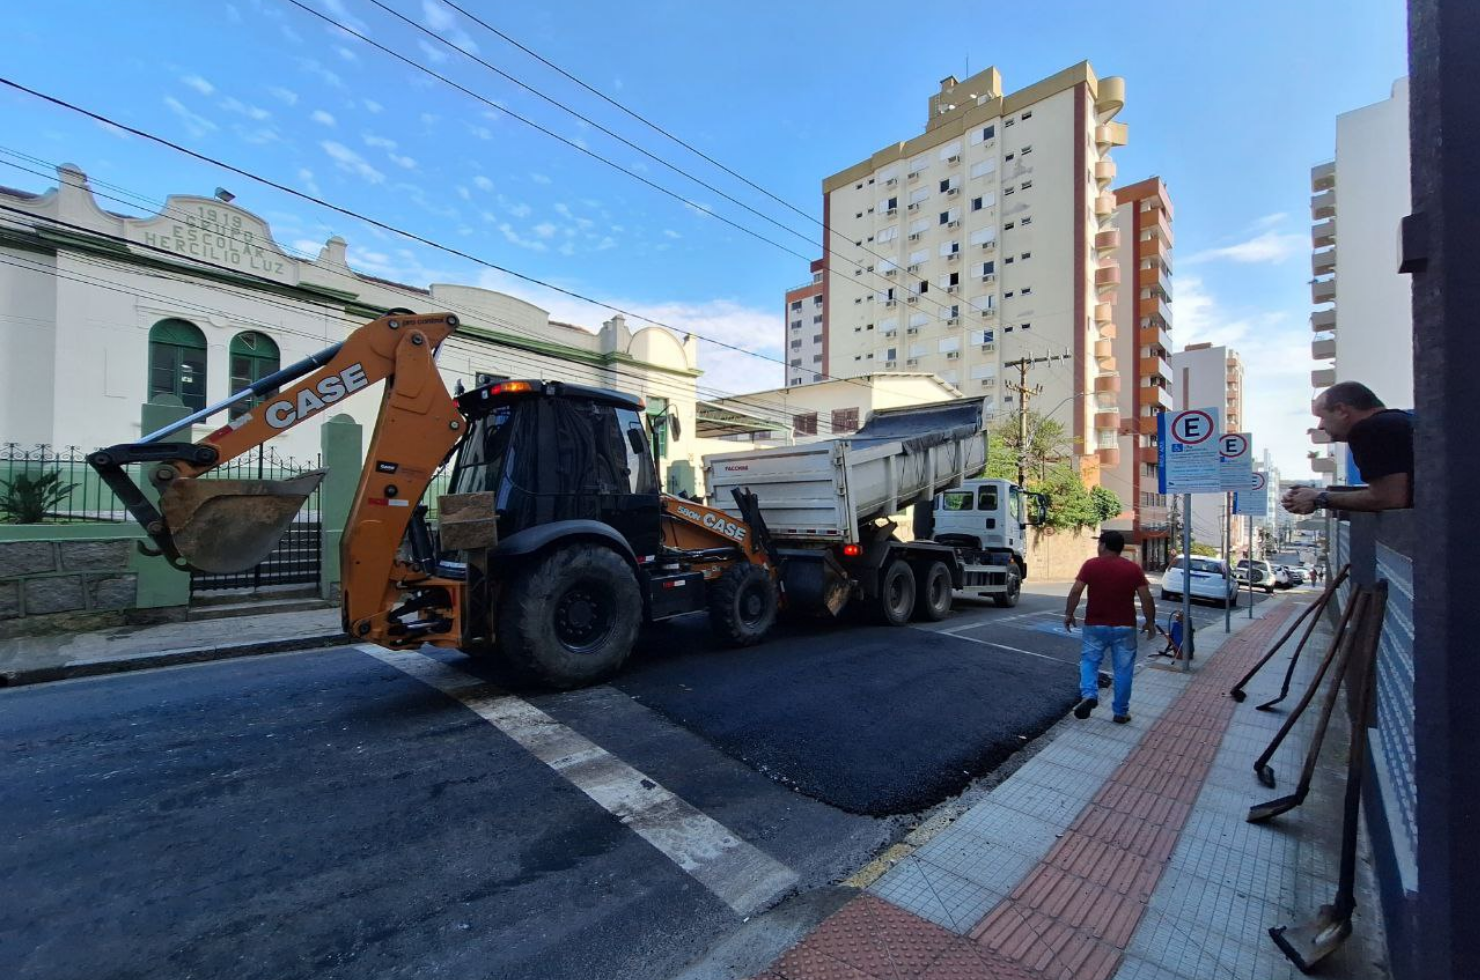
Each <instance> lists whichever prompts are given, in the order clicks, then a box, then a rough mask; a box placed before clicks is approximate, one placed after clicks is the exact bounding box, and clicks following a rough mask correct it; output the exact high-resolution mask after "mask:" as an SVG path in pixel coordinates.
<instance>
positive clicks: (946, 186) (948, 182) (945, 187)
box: [940, 177, 951, 194]
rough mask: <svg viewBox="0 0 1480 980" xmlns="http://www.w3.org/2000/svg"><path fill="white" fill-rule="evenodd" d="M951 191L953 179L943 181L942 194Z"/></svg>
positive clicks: (941, 184)
mask: <svg viewBox="0 0 1480 980" xmlns="http://www.w3.org/2000/svg"><path fill="white" fill-rule="evenodd" d="M950 189H951V179H950V178H949V177H947V178H946V179H945V180H943V181H941V182H940V192H941V193H942V194H944V193H945V192H946V191H948V190H950Z"/></svg>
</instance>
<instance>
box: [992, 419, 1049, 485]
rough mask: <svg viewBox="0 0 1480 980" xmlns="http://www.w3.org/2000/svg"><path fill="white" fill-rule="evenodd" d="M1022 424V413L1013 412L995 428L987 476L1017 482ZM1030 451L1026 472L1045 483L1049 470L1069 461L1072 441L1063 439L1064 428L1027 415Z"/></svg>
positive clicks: (1028, 449) (993, 427)
mask: <svg viewBox="0 0 1480 980" xmlns="http://www.w3.org/2000/svg"><path fill="white" fill-rule="evenodd" d="M1021 424H1022V419H1021V415H1020V413H1018V412H1013V413H1012V414H1011V415H1006V416H1003V417H1002V418H1001V419H999V420H998V422H997V424H996V425H994V426H992V429H991V431H990V432H989V433H988V437H987V476H989V477H992V478H994V479H999V480H1016V479H1017V471H1018V447H1019V445H1020V444H1021V442H1022V439H1021V434H1020V432H1019V428H1020V427H1021ZM1027 447H1028V448H1027V454H1026V459H1025V460H1024V462H1025V464H1026V466H1025V468H1026V470H1027V472H1028V474H1029V475H1030V478H1031V477H1032V476H1033V475H1036V476H1037V477H1038V479H1039V480H1046V479H1047V478H1048V470H1049V468H1050V467H1051V466H1053V465H1054V464H1056V463H1062V462H1064V461H1066V460H1067V459H1068V455H1069V453H1068V449H1069V441H1068V439H1066V438H1065V436H1064V426H1063V424H1062V423H1060V422H1056V421H1054V420H1053V419H1048V418H1044V417H1043V416H1042V415H1039V414H1038V413H1037V412H1031V411H1030V412H1029V413H1028V439H1027Z"/></svg>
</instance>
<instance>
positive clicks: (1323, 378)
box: [1310, 368, 1336, 388]
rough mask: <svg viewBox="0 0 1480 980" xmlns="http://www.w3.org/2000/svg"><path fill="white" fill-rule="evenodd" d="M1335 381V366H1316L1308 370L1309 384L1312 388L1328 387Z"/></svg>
mask: <svg viewBox="0 0 1480 980" xmlns="http://www.w3.org/2000/svg"><path fill="white" fill-rule="evenodd" d="M1335 383H1336V369H1335V368H1316V369H1315V370H1314V371H1312V372H1310V386H1311V387H1312V388H1329V387H1331V386H1332V385H1334V384H1335Z"/></svg>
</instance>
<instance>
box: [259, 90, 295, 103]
mask: <svg viewBox="0 0 1480 980" xmlns="http://www.w3.org/2000/svg"><path fill="white" fill-rule="evenodd" d="M267 91H268V92H269V93H271V94H272V97H273V98H275V99H277V100H278V101H280V102H284V103H286V104H287V105H297V104H298V93H297V92H295V91H293V90H292V89H290V88H282V87H280V86H274V87H273V88H270V89H268V90H267Z"/></svg>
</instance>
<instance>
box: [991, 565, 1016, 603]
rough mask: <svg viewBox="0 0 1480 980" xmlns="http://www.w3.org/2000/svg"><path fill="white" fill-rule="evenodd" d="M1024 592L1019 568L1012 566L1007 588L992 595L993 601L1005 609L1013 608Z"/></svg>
mask: <svg viewBox="0 0 1480 980" xmlns="http://www.w3.org/2000/svg"><path fill="white" fill-rule="evenodd" d="M1022 594H1023V579H1022V576H1020V575H1018V572H1017V569H1016V568H1012V569H1009V570H1008V572H1007V589H1006V591H1004V592H999V593H997V594H996V595H994V596H992V601H993V602H995V603H997V605H998V606H1000V607H1002V608H1003V609H1011V608H1012V607H1013V606H1015V605H1017V604H1018V597H1019V596H1020V595H1022Z"/></svg>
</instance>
